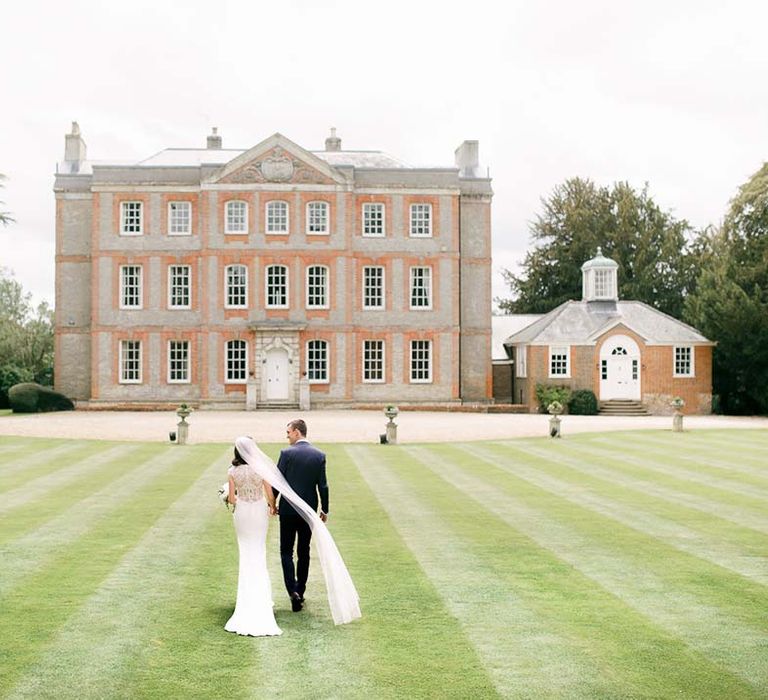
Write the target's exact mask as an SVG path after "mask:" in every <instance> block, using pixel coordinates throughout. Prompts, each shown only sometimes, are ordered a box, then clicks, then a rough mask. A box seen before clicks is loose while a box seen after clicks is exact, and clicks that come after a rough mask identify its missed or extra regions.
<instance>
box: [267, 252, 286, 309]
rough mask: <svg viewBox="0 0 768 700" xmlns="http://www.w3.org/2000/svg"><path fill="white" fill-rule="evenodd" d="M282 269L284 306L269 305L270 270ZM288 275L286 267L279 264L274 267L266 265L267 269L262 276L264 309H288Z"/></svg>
mask: <svg viewBox="0 0 768 700" xmlns="http://www.w3.org/2000/svg"><path fill="white" fill-rule="evenodd" d="M278 267H280V268H282V269H283V270H285V303H284V304H274V303H270V301H269V299H270V296H271V294H270V286H271V285H272V272H271V271H272V270H273V269H275V268H278ZM290 291H291V289H290V275H289V270H288V266H287V265H281V264H279V263H276V264H274V265H267V269H266V270H265V274H264V307H265V308H267V309H287V308H289V307H290V302H291V296H290Z"/></svg>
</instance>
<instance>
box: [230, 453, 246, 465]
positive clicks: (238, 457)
mask: <svg viewBox="0 0 768 700" xmlns="http://www.w3.org/2000/svg"><path fill="white" fill-rule="evenodd" d="M241 464H245V460H244V459H243V458H242V456H241V454H240V453H239V452H238V451H237V448H235V458H234V459H233V460H232V466H233V467H239V466H240V465H241Z"/></svg>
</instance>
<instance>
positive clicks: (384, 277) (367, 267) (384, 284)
mask: <svg viewBox="0 0 768 700" xmlns="http://www.w3.org/2000/svg"><path fill="white" fill-rule="evenodd" d="M366 270H381V277H380V279H381V305H379V306H372V305H370V304H368V303H367V301H368V299H369V298H370V297H371V296H372V295H369V294H368V289H369V287H368V282H369V280H368V278H367V277H366ZM362 283H363V284H362V288H363V289H362V291H363V298H362V306H363V310H364V311H384V310H385V309H386V308H387V294H386V292H387V270H386V268H385V267H384V265H363V270H362Z"/></svg>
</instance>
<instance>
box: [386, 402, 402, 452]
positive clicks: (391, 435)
mask: <svg viewBox="0 0 768 700" xmlns="http://www.w3.org/2000/svg"><path fill="white" fill-rule="evenodd" d="M398 413H400V409H399V408H398V407H397V406H393V405H391V404H390V405H389V406H387V407H386V408H385V409H384V415H385V416H386V417H387V418H388V419H389V422H388V423H387V425H386V430H387V433H386V443H385V444H387V445H396V444H397V423H395V418H397V414H398Z"/></svg>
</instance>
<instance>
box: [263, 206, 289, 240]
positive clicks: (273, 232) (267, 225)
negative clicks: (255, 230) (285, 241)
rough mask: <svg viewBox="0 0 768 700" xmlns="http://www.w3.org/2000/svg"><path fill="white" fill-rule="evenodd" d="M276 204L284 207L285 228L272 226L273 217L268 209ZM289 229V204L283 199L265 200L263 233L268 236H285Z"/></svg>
mask: <svg viewBox="0 0 768 700" xmlns="http://www.w3.org/2000/svg"><path fill="white" fill-rule="evenodd" d="M277 205H280V206H282V207H285V228H281V229H277V228H273V226H274V223H273V221H272V220H273V219H274V218H275V217H274V216H273V215H272V214H271V213H270V209H272V208H274V207H276V206H277ZM281 218H282V217H281ZM290 230H291V207H290V206H289V204H288V202H286V201H285V200H284V199H273V200H271V201H269V202H267V203H266V205H265V206H264V231H265V233H266V234H267V235H270V236H285V235H287V234H288V233H289V232H290Z"/></svg>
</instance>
